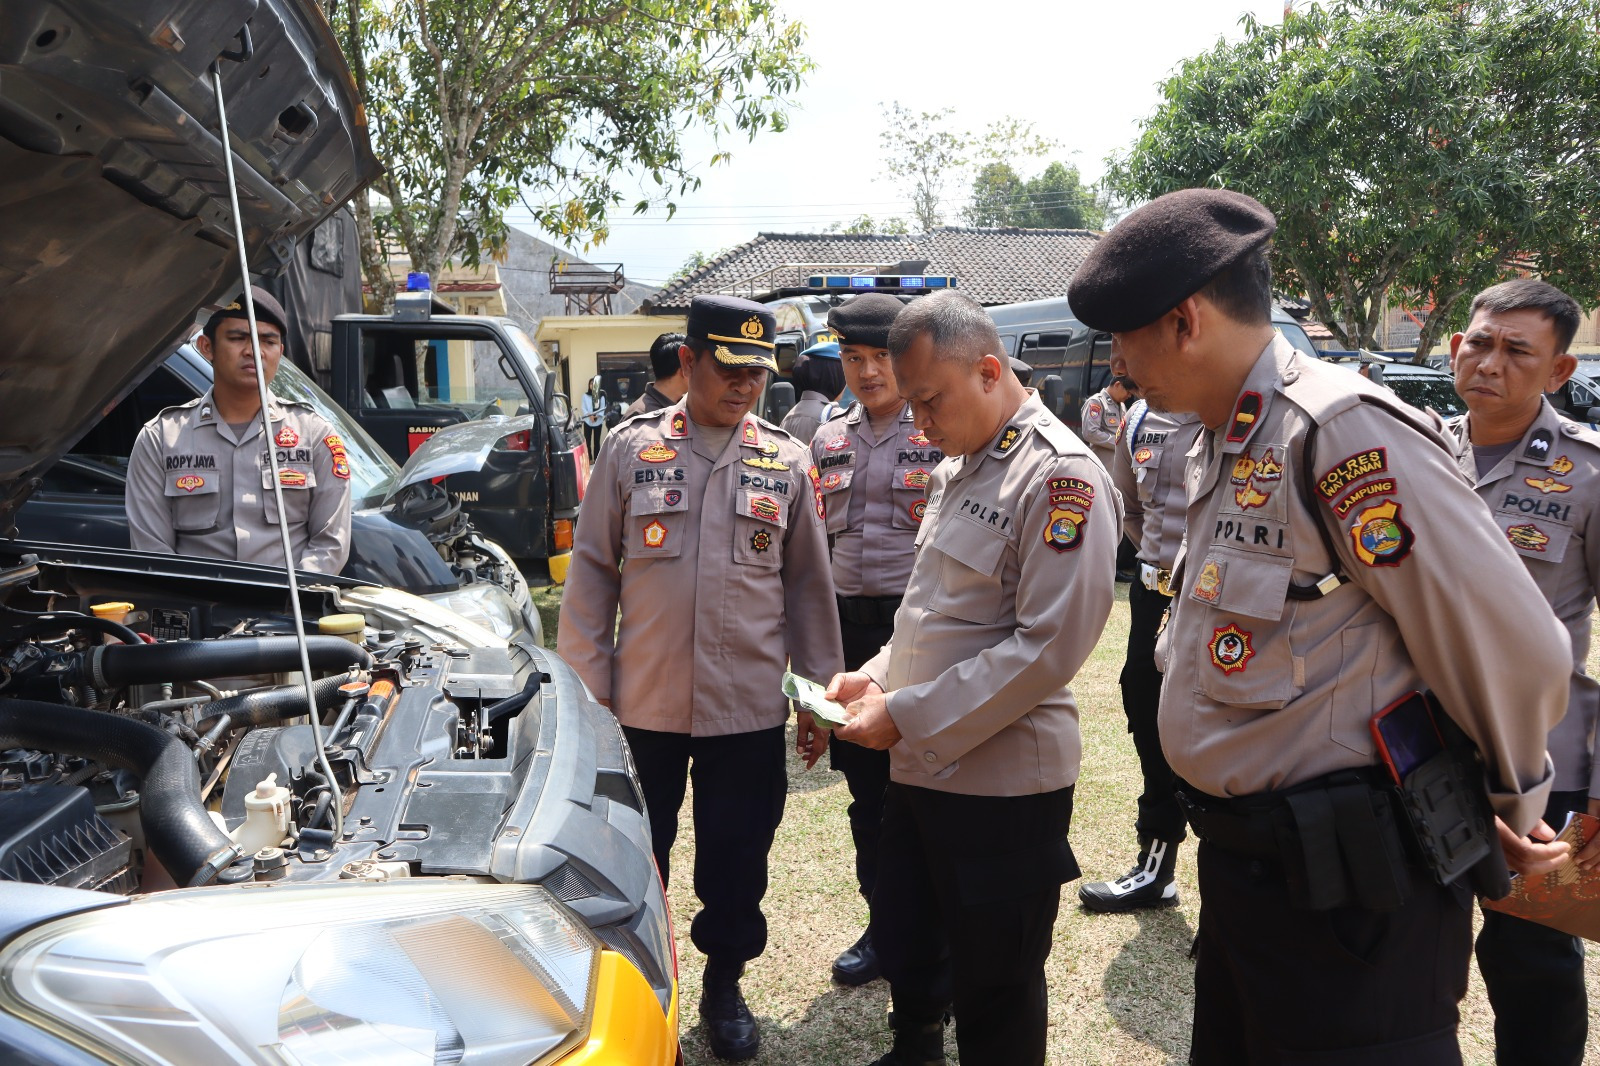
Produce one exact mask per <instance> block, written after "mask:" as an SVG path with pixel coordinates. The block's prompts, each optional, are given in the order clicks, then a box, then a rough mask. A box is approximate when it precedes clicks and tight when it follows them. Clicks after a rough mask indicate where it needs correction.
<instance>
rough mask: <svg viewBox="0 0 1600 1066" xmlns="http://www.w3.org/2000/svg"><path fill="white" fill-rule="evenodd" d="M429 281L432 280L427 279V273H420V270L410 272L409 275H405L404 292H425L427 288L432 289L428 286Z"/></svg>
mask: <svg viewBox="0 0 1600 1066" xmlns="http://www.w3.org/2000/svg"><path fill="white" fill-rule="evenodd" d="M431 281H432V279H431V278H429V277H428V275H427V273H426V272H424V271H421V270H413V271H410V272H409V273H407V274H406V291H407V292H425V291H427V290H428V289H429V288H431V287H432V286H431V284H430V283H431Z"/></svg>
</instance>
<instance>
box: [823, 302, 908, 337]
mask: <svg viewBox="0 0 1600 1066" xmlns="http://www.w3.org/2000/svg"><path fill="white" fill-rule="evenodd" d="M904 306H905V304H903V303H901V302H900V301H899V300H896V299H895V298H894V297H893V296H890V295H889V294H888V293H886V292H866V293H862V294H861V295H860V296H857V297H855V298H854V299H852V300H846V301H845V302H844V303H842V304H840V305H839V306H838V307H835V308H834V309H833V310H832V311H829V312H828V328H829V329H831V330H833V332H834V333H836V334H838V335H839V343H840V344H865V345H866V346H867V347H869V348H887V347H889V327H890V326H892V325H894V317H895V316H896V315H898V314H899V313H900V309H901V308H902V307H904Z"/></svg>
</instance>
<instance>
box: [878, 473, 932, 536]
mask: <svg viewBox="0 0 1600 1066" xmlns="http://www.w3.org/2000/svg"><path fill="white" fill-rule="evenodd" d="M932 478H933V471H931V470H929V469H928V468H927V467H924V466H897V467H895V468H894V482H893V491H892V492H891V493H890V495H891V497H892V498H893V500H894V517H893V518H891V519H890V520H889V525H891V526H892V527H894V528H895V529H916V528H918V527H919V526H921V525H922V522H923V518H924V517H925V516H926V515H927V511H928V482H929V481H930V480H932Z"/></svg>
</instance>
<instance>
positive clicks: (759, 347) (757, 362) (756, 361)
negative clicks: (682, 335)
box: [688, 296, 778, 373]
mask: <svg viewBox="0 0 1600 1066" xmlns="http://www.w3.org/2000/svg"><path fill="white" fill-rule="evenodd" d="M688 333H689V339H690V340H693V341H700V342H702V343H704V344H707V345H709V346H710V347H711V356H712V358H713V359H715V360H716V361H717V362H719V363H721V364H722V365H723V366H733V367H747V366H759V367H761V368H762V369H764V370H770V371H772V372H773V373H777V370H778V360H777V356H776V355H775V354H774V353H775V352H776V350H777V344H776V337H777V335H778V320H777V318H776V317H775V316H774V315H773V313H772V309H771V308H769V307H766V306H765V305H763V304H758V303H756V302H754V301H753V300H741V299H739V298H738V297H737V296H696V297H695V298H694V300H693V302H691V303H690V304H689V329H688Z"/></svg>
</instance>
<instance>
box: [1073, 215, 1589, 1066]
mask: <svg viewBox="0 0 1600 1066" xmlns="http://www.w3.org/2000/svg"><path fill="white" fill-rule="evenodd" d="M1275 227H1276V222H1275V220H1274V218H1273V216H1272V213H1271V212H1270V211H1268V210H1267V209H1266V208H1265V207H1264V206H1263V205H1261V204H1260V203H1258V202H1257V201H1255V200H1253V199H1251V198H1250V197H1248V196H1243V195H1240V194H1239V193H1234V192H1227V191H1222V190H1216V189H1188V190H1184V191H1182V192H1176V193H1171V194H1169V195H1167V196H1163V197H1161V198H1159V199H1157V200H1155V201H1153V202H1151V203H1150V204H1148V205H1146V206H1145V207H1142V208H1140V209H1139V210H1138V211H1135V212H1134V213H1133V214H1131V215H1129V216H1128V217H1127V218H1126V219H1124V220H1123V221H1122V222H1121V223H1119V224H1118V225H1117V226H1116V228H1114V229H1113V230H1112V231H1111V232H1110V233H1108V234H1107V235H1106V236H1105V237H1104V238H1102V239H1101V241H1100V242H1099V244H1098V245H1097V246H1096V248H1095V250H1094V251H1093V252H1092V253H1091V254H1090V255H1089V257H1088V258H1087V259H1086V260H1085V261H1084V264H1083V266H1082V267H1080V268H1079V272H1078V274H1077V276H1076V277H1074V278H1073V280H1072V284H1071V286H1070V288H1069V290H1068V297H1067V298H1068V300H1069V302H1070V303H1071V305H1072V309H1073V311H1074V313H1075V314H1076V315H1077V317H1078V318H1079V319H1080V320H1082V321H1083V322H1084V323H1085V324H1086V325H1088V326H1090V327H1091V328H1093V329H1101V330H1107V331H1109V332H1110V333H1111V334H1112V370H1113V372H1114V373H1118V374H1124V375H1127V376H1128V377H1130V378H1132V380H1133V382H1134V383H1135V385H1136V386H1137V387H1138V389H1139V391H1140V392H1141V394H1142V395H1143V396H1144V397H1145V399H1146V400H1147V401H1148V402H1149V404H1150V407H1151V408H1152V409H1153V410H1156V411H1171V412H1185V411H1191V412H1194V413H1195V414H1196V415H1198V416H1199V419H1200V421H1201V423H1202V424H1203V427H1204V428H1203V429H1202V430H1201V431H1200V435H1199V440H1198V444H1197V446H1196V448H1195V449H1194V450H1193V451H1192V452H1191V458H1190V464H1189V469H1188V481H1187V484H1188V505H1187V514H1186V516H1185V518H1186V523H1187V529H1188V541H1187V544H1186V546H1185V548H1184V553H1183V555H1182V556H1181V557H1180V561H1179V563H1178V567H1177V573H1175V574H1174V576H1173V580H1172V593H1173V599H1172V612H1173V613H1172V616H1171V618H1170V620H1169V621H1168V623H1167V627H1166V629H1165V631H1164V632H1163V634H1162V636H1161V642H1160V645H1159V646H1158V652H1157V656H1158V659H1162V660H1163V661H1164V669H1163V673H1164V679H1163V683H1162V690H1161V703H1160V711H1159V732H1160V738H1161V746H1162V749H1163V751H1164V752H1165V753H1166V756H1167V760H1168V762H1170V763H1171V766H1172V769H1173V771H1174V772H1175V773H1176V775H1177V777H1178V779H1179V782H1180V783H1179V786H1178V787H1179V801H1180V803H1181V804H1182V806H1183V808H1184V810H1185V812H1186V813H1187V815H1188V818H1189V822H1190V825H1191V826H1192V827H1193V828H1194V830H1195V834H1196V835H1197V836H1198V837H1199V838H1200V845H1199V849H1198V859H1197V866H1198V879H1199V884H1200V900H1201V907H1200V928H1199V936H1198V938H1197V940H1196V949H1197V954H1196V967H1195V1008H1194V1024H1193V1033H1192V1039H1191V1050H1190V1059H1189V1061H1190V1062H1191V1063H1193V1064H1195V1066H1223V1064H1226V1066H1238V1064H1265V1063H1272V1064H1281V1063H1289V1062H1312V1061H1315V1062H1318V1063H1324V1064H1328V1066H1335V1064H1338V1066H1353V1064H1356V1063H1360V1064H1361V1066H1435V1064H1438V1066H1445V1064H1450V1066H1455V1064H1459V1063H1460V1062H1461V1051H1460V1048H1459V1046H1458V1044H1457V1041H1456V1027H1457V1023H1458V1017H1457V1010H1456V1004H1457V1003H1458V1002H1459V1000H1460V998H1461V996H1462V995H1463V993H1464V992H1465V990H1466V984H1467V961H1468V955H1469V952H1470V950H1471V936H1472V915H1471V911H1470V901H1471V889H1470V888H1469V886H1468V881H1469V880H1471V881H1473V883H1474V884H1475V885H1478V886H1482V887H1487V885H1488V880H1489V879H1488V878H1482V879H1479V878H1477V877H1476V876H1475V875H1473V874H1466V873H1462V874H1449V873H1446V872H1438V871H1436V870H1434V869H1430V868H1428V867H1427V866H1425V865H1424V864H1423V862H1422V860H1421V859H1420V858H1415V856H1420V855H1422V854H1424V851H1423V849H1422V848H1420V847H1418V846H1416V841H1414V840H1407V839H1405V836H1404V834H1407V833H1411V832H1413V829H1412V827H1411V823H1410V821H1409V818H1408V813H1407V809H1406V808H1405V807H1404V805H1403V804H1402V803H1401V801H1400V797H1399V794H1398V793H1397V792H1396V790H1395V788H1394V777H1393V776H1392V774H1391V770H1390V769H1389V767H1388V766H1387V765H1385V763H1384V762H1383V759H1382V755H1381V752H1380V750H1379V748H1378V746H1377V744H1376V742H1375V740H1374V735H1373V728H1372V724H1371V723H1372V718H1373V716H1374V714H1375V713H1376V712H1380V711H1382V710H1384V709H1385V708H1387V707H1389V706H1391V705H1393V704H1396V703H1397V702H1398V701H1401V700H1403V699H1405V698H1406V697H1407V696H1408V694H1412V693H1415V692H1418V691H1420V690H1430V689H1431V690H1432V694H1433V696H1434V697H1436V698H1437V700H1438V702H1439V704H1440V705H1441V706H1442V707H1443V709H1444V711H1445V712H1447V713H1448V715H1449V717H1450V718H1451V719H1452V720H1454V722H1455V723H1456V724H1457V725H1458V726H1460V728H1461V730H1462V731H1463V732H1464V733H1465V734H1466V735H1467V736H1468V737H1469V738H1470V739H1471V740H1472V742H1473V743H1474V744H1475V745H1476V746H1477V749H1478V751H1479V752H1480V753H1481V754H1482V757H1483V767H1482V774H1481V775H1480V774H1479V773H1478V771H1476V770H1473V771H1471V772H1470V774H1469V775H1468V776H1470V777H1471V778H1473V779H1476V778H1478V777H1479V776H1483V777H1486V778H1487V788H1488V800H1489V802H1491V803H1492V804H1493V806H1494V809H1495V811H1496V813H1497V814H1498V815H1499V818H1500V819H1503V820H1504V823H1509V828H1508V827H1507V826H1505V825H1501V826H1500V828H1499V835H1500V837H1501V838H1502V839H1510V840H1511V841H1512V842H1513V843H1515V842H1516V840H1517V837H1518V835H1519V834H1522V833H1526V832H1527V831H1528V830H1529V829H1530V828H1531V827H1532V826H1533V825H1534V824H1535V823H1536V822H1537V821H1538V820H1539V816H1540V815H1541V814H1542V813H1543V811H1544V806H1545V796H1546V794H1547V793H1548V792H1549V790H1550V786H1551V781H1552V780H1553V776H1554V775H1553V771H1552V770H1551V765H1550V761H1549V759H1548V758H1547V756H1546V754H1545V735H1546V733H1547V732H1548V731H1549V729H1550V728H1551V727H1552V726H1553V725H1554V724H1555V723H1556V722H1557V721H1559V720H1560V718H1561V716H1562V713H1563V712H1564V711H1565V709H1566V702H1567V680H1568V675H1569V674H1570V671H1571V662H1570V659H1569V658H1568V654H1567V653H1568V651H1569V645H1568V644H1567V642H1566V639H1565V631H1564V630H1563V629H1562V627H1561V625H1560V623H1558V622H1557V621H1556V619H1555V616H1554V614H1553V613H1552V612H1551V610H1550V608H1549V606H1548V604H1546V603H1545V601H1544V597H1543V596H1542V595H1541V594H1540V592H1539V589H1538V587H1537V586H1536V585H1535V584H1534V582H1533V580H1532V579H1531V578H1530V577H1529V576H1528V574H1527V571H1526V569H1525V568H1524V567H1523V566H1522V565H1521V563H1520V561H1519V560H1518V558H1517V556H1516V553H1515V552H1514V551H1513V550H1512V547H1511V544H1510V543H1509V542H1508V541H1507V539H1506V536H1505V534H1504V533H1502V532H1501V530H1500V528H1499V527H1498V526H1497V525H1496V524H1495V522H1494V519H1493V517H1492V516H1491V515H1490V514H1489V512H1488V511H1487V510H1486V509H1485V508H1484V507H1483V505H1482V503H1481V502H1479V501H1478V499H1477V497H1476V496H1475V495H1474V494H1473V492H1472V489H1471V488H1470V487H1469V486H1468V485H1467V484H1466V483H1465V482H1464V481H1463V480H1462V478H1461V477H1460V476H1459V474H1458V473H1457V471H1456V461H1455V456H1454V454H1453V448H1452V447H1451V444H1450V442H1449V441H1448V440H1447V439H1446V438H1445V436H1444V435H1443V434H1442V433H1441V432H1440V431H1439V430H1438V429H1437V428H1436V427H1435V426H1434V425H1433V424H1432V423H1430V422H1428V421H1427V420H1426V419H1424V418H1422V417H1420V416H1419V415H1418V414H1417V413H1416V412H1415V411H1413V410H1411V409H1410V408H1406V407H1404V406H1403V405H1401V404H1397V403H1396V402H1395V401H1394V399H1393V397H1392V395H1391V394H1389V393H1388V392H1387V391H1386V390H1384V389H1382V388H1381V387H1379V386H1375V385H1373V384H1371V383H1370V382H1367V381H1366V380H1364V379H1363V378H1361V377H1359V376H1357V375H1355V374H1352V373H1349V372H1348V371H1346V370H1344V369H1342V368H1339V367H1335V366H1331V365H1329V364H1325V363H1322V362H1321V361H1320V360H1317V359H1314V358H1308V357H1307V356H1305V355H1303V354H1301V353H1299V352H1297V351H1296V350H1295V349H1294V347H1293V346H1292V345H1290V344H1289V343H1288V342H1287V341H1285V340H1284V339H1283V337H1282V336H1280V335H1278V333H1277V332H1276V331H1275V330H1274V329H1273V327H1272V321H1271V310H1272V304H1271V280H1272V275H1271V270H1270V267H1269V266H1268V262H1267V257H1266V246H1267V242H1268V240H1269V239H1270V238H1271V236H1272V233H1273V230H1274V229H1275ZM1462 589H1480V590H1485V593H1486V594H1482V595H1466V596H1463V595H1462V594H1461V590H1462ZM1489 590H1492V594H1487V593H1488V591H1489ZM1463 664H1467V665H1465V666H1464V665H1463ZM1423 713H1424V715H1425V714H1426V712H1423ZM1418 728H1419V731H1418V733H1417V734H1415V735H1417V736H1420V735H1422V733H1421V730H1427V729H1428V728H1429V727H1428V726H1427V724H1426V717H1423V719H1422V724H1421V725H1420V726H1419V727H1418ZM1402 765H1403V762H1402ZM1468 787H1471V786H1470V785H1469V786H1468ZM1456 824H1457V825H1458V826H1460V823H1456ZM1469 825H1470V823H1469ZM1484 833H1485V838H1484V841H1483V842H1484V844H1485V845H1488V846H1492V838H1493V835H1494V833H1495V830H1492V829H1488V828H1487V827H1484ZM1462 846H1464V841H1463V840H1461V839H1454V840H1452V843H1451V847H1452V848H1458V847H1462ZM1506 858H1508V859H1510V860H1511V862H1512V864H1513V865H1516V864H1517V861H1518V859H1517V857H1516V856H1515V855H1514V854H1513V848H1512V847H1510V846H1508V847H1507V848H1506ZM1498 859H1499V857H1498V856H1496V855H1494V854H1490V855H1489V857H1488V858H1486V859H1484V860H1483V861H1482V863H1480V864H1479V867H1478V871H1479V873H1484V872H1487V871H1489V868H1490V867H1491V866H1497V870H1495V871H1494V872H1495V873H1496V874H1497V876H1499V877H1500V878H1503V876H1504V870H1505V864H1504V862H1503V861H1497V860H1498ZM1524 868H1525V869H1529V868H1530V867H1527V866H1524ZM1441 880H1446V881H1448V882H1449V883H1448V884H1441V883H1440V881H1441Z"/></svg>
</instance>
